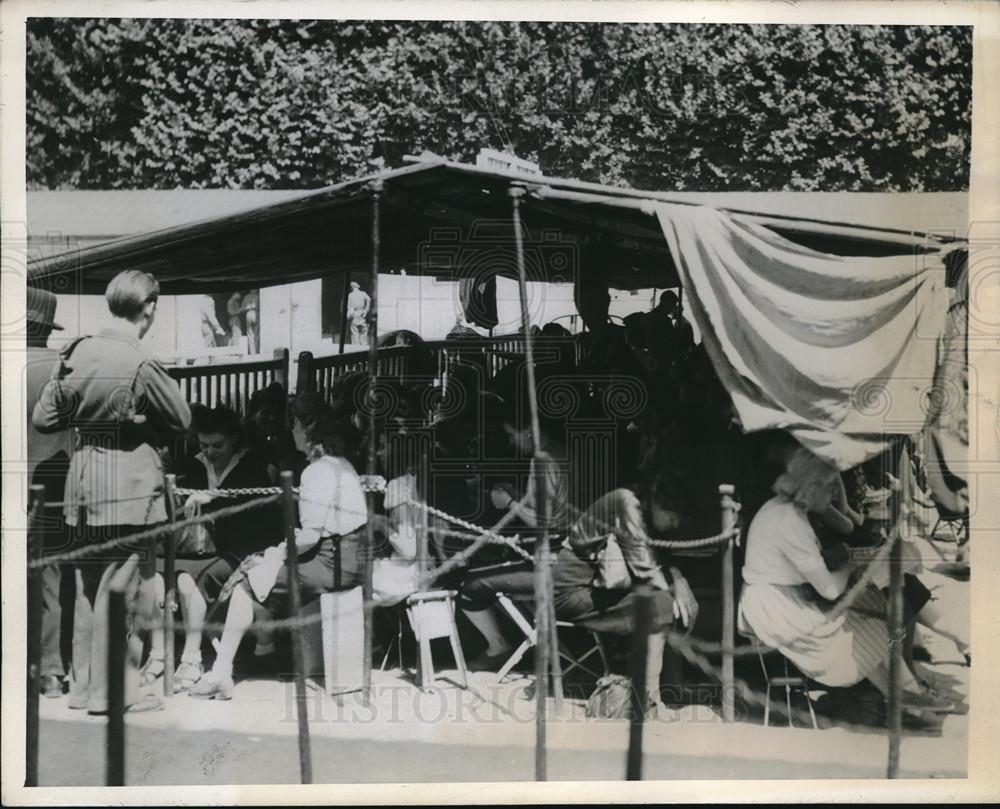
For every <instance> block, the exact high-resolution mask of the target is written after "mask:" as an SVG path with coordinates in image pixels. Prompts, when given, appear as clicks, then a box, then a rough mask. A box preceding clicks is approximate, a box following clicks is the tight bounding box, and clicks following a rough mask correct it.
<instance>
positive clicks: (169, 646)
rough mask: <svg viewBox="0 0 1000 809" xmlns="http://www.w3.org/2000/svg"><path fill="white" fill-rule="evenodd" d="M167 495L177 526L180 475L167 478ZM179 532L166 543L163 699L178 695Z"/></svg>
mask: <svg viewBox="0 0 1000 809" xmlns="http://www.w3.org/2000/svg"><path fill="white" fill-rule="evenodd" d="M163 477H164V484H163V491H164V495H165V496H166V500H167V519H168V520H170V522H171V523H175V522H177V496H176V495H175V494H174V489H176V488H177V476H176V475H164V476H163ZM177 533H178V532H177V531H174V532H173V533H171V534H167V536H166V538H165V539H164V541H163V696H165V697H173V695H174V643H175V640H176V635H175V632H174V609H175V607H176V603H177V575H176V571H175V570H174V562H175V559H176V556H177Z"/></svg>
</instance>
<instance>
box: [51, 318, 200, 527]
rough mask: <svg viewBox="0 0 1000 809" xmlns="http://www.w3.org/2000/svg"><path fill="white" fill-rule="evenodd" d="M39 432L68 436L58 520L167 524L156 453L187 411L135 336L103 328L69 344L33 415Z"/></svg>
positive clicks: (183, 423)
mask: <svg viewBox="0 0 1000 809" xmlns="http://www.w3.org/2000/svg"><path fill="white" fill-rule="evenodd" d="M32 422H33V423H34V425H35V428H36V429H37V430H38V431H39V432H40V433H52V432H56V431H59V430H65V429H73V430H74V431H75V433H76V451H75V452H74V453H73V457H72V460H71V461H70V468H69V476H68V478H67V481H66V493H65V498H64V503H65V505H64V508H63V513H64V515H65V517H66V521H67V523H69V524H70V525H77V524H78V522H79V517H80V516H81V515H85V518H86V521H87V524H88V525H148V524H152V523H157V522H162V521H163V520H165V519H166V508H165V504H164V501H163V463H162V460H161V458H160V455H159V453H158V452H157V450H156V447H159V446H163V445H164V444H166V443H167V442H168V441H170V440H171V439H172V438H173V436H174V435H175V434H176V433H178V432H181V431H183V430H186V429H187V428H188V426H189V425H190V423H191V412H190V410H189V409H188V406H187V403H186V402H185V401H184V399H183V398H182V396H181V393H180V390H179V389H178V387H177V383H176V382H175V381H174V380H173V379H171V378H170V376H169V374H168V373H167V370H166V368H164V367H163V366H162V365H161V364H160V363H159V362H158V361H157V360H155V359H154V358H153V357H151V356H150V355H149V354H147V353H146V351H145V350H144V349H143V348H142V347H141V346H140V345H139V341H138V339H136V338H135V336H133V335H129V334H127V333H125V332H121V331H118V330H115V329H105V330H103V331H101V332H100V333H99V334H97V335H94V336H93V337H82V338H80V339H78V340H75V341H73V342H72V343H70V344H69V345H67V346H66V347H65V348H64V349H63V350H62V351H61V352H60V355H59V363H58V365H57V366H56V367H55V368H54V369H53V372H52V377H51V379H50V380H49V382H48V383H47V384H46V386H45V388H44V389H43V390H42V393H41V396H40V398H39V400H38V403H37V404H36V405H35V408H34V412H33V413H32Z"/></svg>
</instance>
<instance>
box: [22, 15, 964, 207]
mask: <svg viewBox="0 0 1000 809" xmlns="http://www.w3.org/2000/svg"><path fill="white" fill-rule="evenodd" d="M971 63H972V43H971V29H969V28H962V27H918V26H896V27H889V26H880V27H866V26H761V25H659V24H642V25H624V24H604V23H559V24H551V23H526V22H410V21H398V22H397V21H362V22H339V21H326V20H312V21H297V20H193V19H170V20H166V19H43V18H33V19H31V20H29V24H28V64H27V176H28V182H29V186H30V187H32V188H175V187H184V188H312V187H317V186H321V185H326V184H329V183H332V182H336V181H339V180H343V179H347V178H350V177H354V176H358V175H361V174H364V173H368V172H370V171H373V170H377V169H380V168H384V167H388V166H396V165H399V164H400V162H401V158H402V156H403V155H405V154H418V153H420V152H422V151H424V150H429V151H432V152H435V153H437V154H440V155H443V156H446V157H449V158H453V159H457V160H462V161H472V160H473V159H474V158H475V155H476V153H477V152H478V151H479V149H480V148H483V147H491V148H495V149H509V150H511V151H513V152H514V153H516V154H517V155H519V156H521V157H524V158H527V159H529V160H534V161H537V162H539V163H540V164H541V165H542V167H543V169H544V170H545V172H546V173H547V174H552V175H561V176H569V177H577V178H580V179H586V180H594V181H598V182H604V183H611V184H619V185H629V186H633V187H637V188H652V189H662V190H671V189H692V190H704V191H714V190H720V191H721V190H729V191H737V190H765V191H770V190H828V191H833V190H847V191H953V190H961V189H965V188H967V187H968V180H969V149H970V117H971V71H972V66H971Z"/></svg>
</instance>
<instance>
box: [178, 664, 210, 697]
mask: <svg viewBox="0 0 1000 809" xmlns="http://www.w3.org/2000/svg"><path fill="white" fill-rule="evenodd" d="M204 673H205V670H204V669H203V668H202V665H201V663H193V662H191V661H187V660H182V661H181V664H180V665H179V666H178V667H177V671H175V672H174V693H175V694H180V693H181V692H182V691H189V690H190V689H191V686H193V685H194V684H195V683H196V682H198V680H200V679H201V677H202V675H203V674H204Z"/></svg>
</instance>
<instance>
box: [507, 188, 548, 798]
mask: <svg viewBox="0 0 1000 809" xmlns="http://www.w3.org/2000/svg"><path fill="white" fill-rule="evenodd" d="M507 193H508V196H510V199H511V206H512V217H513V226H514V246H515V251H516V253H517V282H518V291H519V293H520V300H521V326H522V329H523V331H524V364H525V366H526V368H527V372H528V409H529V411H530V414H531V439H532V444H533V445H534V450H533V458H532V466H533V468H534V475H533V480H532V482H533V483H534V486H535V508H536V515H537V520H538V522H537V526H536V529H535V533H536V542H535V605H536V607H535V632H536V637H537V638H538V643H537V645H536V646H535V701H536V709H535V710H536V712H535V780H536V781H545V780H546V751H545V713H546V708H547V703H548V692H549V682H548V680H549V678H548V674H549V669H550V662H549V659H548V658H549V654H550V651H551V649H550V647H551V645H552V639H553V638H554V630H555V627H550V626H549V624H550V616H551V613H550V608H549V598H550V597H551V595H552V588H551V586H550V584H551V579H550V571H549V544H548V532H547V531H546V522H547V519H546V518H547V514H548V507H547V506H548V504H547V503H546V501H545V495H546V492H545V470H544V464H545V463H546V462H547V459H546V458H545V457H544V456H543V453H542V432H541V427H540V425H539V422H538V394H537V390H536V388H535V364H534V363H535V360H534V348H533V345H532V338H531V318H530V317H529V315H528V275H527V271H526V270H525V266H524V238H523V235H522V232H521V198H522V197H523V196H524V194H525V187H524V184H523V183H511V186H510V188H509V189H508V191H507Z"/></svg>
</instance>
